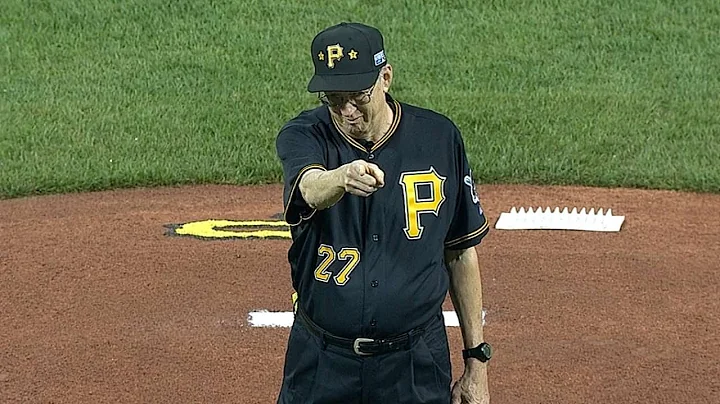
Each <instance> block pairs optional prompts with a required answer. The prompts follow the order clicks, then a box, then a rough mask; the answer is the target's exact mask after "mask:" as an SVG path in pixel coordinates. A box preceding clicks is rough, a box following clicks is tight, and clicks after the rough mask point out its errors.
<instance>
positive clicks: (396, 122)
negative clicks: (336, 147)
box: [331, 100, 402, 152]
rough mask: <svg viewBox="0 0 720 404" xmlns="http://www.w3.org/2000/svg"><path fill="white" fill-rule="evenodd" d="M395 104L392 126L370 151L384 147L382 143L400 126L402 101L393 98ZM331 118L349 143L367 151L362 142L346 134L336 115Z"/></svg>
mask: <svg viewBox="0 0 720 404" xmlns="http://www.w3.org/2000/svg"><path fill="white" fill-rule="evenodd" d="M393 105H395V111H394V112H395V114H394V115H393V121H392V123H391V124H390V128H389V129H388V130H387V132H385V134H384V135H383V136H382V137H381V138H380V139H379V140H378V141H377V143H375V144H374V145H373V147H372V148H371V149H370V151H376V150H377V149H379V148H380V147H382V145H384V144H385V143H387V141H388V140H389V139H390V136H392V135H393V134H394V133H395V130H397V128H398V126H399V125H400V117H401V115H402V109H401V107H400V103H399V102H397V101H395V100H393ZM331 119H332V123H333V125H334V126H335V129H336V130H337V131H338V133H340V135H341V136H342V137H343V138H345V140H347V141H348V143H350V145H352V146H353V147H355V148H357V149H360V150H362V151H364V152H367V149H366V148H365V147H364V146H363V145H361V144H360V142H358V141H357V140H355V139H353V137H352V136H349V135H346V134H345V132H343V131H342V130H341V129H340V125H339V124H338V122H337V121H336V120H335V117H334V116H332V115H331Z"/></svg>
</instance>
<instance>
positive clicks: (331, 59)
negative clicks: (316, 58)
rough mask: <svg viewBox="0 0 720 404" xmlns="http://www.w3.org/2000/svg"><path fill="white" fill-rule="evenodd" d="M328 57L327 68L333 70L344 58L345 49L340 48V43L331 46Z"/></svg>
mask: <svg viewBox="0 0 720 404" xmlns="http://www.w3.org/2000/svg"><path fill="white" fill-rule="evenodd" d="M327 55H328V58H327V59H328V61H327V66H328V67H329V68H331V69H332V68H333V67H335V61H336V60H340V58H342V57H343V47H342V46H340V44H339V43H338V44H335V45H329V46H328V47H327Z"/></svg>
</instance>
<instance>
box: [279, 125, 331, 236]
mask: <svg viewBox="0 0 720 404" xmlns="http://www.w3.org/2000/svg"><path fill="white" fill-rule="evenodd" d="M275 146H276V149H277V154H278V157H279V158H280V161H281V163H282V167H283V178H284V183H285V185H284V190H283V205H284V219H285V221H286V222H287V223H288V224H289V225H290V226H297V225H298V224H300V223H301V222H302V221H303V220H307V219H309V218H310V217H312V215H313V214H314V213H315V211H316V210H315V209H313V208H311V207H310V206H309V205H308V204H307V202H305V199H303V197H302V195H301V193H300V190H299V189H298V186H299V184H300V179H302V176H303V175H304V174H305V173H306V172H308V171H310V170H311V169H321V170H326V168H325V166H326V161H325V153H324V149H323V147H322V145H321V143H320V141H319V139H318V138H317V136H315V135H314V134H313V133H312V132H311V131H310V130H309V129H308V128H306V127H299V128H298V127H287V128H283V129H282V130H281V131H280V134H278V137H277V140H276V142H275Z"/></svg>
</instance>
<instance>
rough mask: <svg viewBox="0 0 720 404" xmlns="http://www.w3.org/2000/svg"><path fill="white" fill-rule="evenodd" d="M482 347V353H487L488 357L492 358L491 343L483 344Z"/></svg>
mask: <svg viewBox="0 0 720 404" xmlns="http://www.w3.org/2000/svg"><path fill="white" fill-rule="evenodd" d="M480 349H481V350H482V353H483V355H485V357H486V358H488V359H490V358H492V347H491V346H490V344H483V345H482V346H481V347H480Z"/></svg>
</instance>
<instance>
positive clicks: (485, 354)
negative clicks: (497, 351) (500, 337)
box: [462, 342, 492, 362]
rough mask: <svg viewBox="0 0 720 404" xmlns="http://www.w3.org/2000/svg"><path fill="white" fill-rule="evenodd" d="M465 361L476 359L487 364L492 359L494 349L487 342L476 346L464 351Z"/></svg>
mask: <svg viewBox="0 0 720 404" xmlns="http://www.w3.org/2000/svg"><path fill="white" fill-rule="evenodd" d="M462 353H463V359H467V358H476V359H478V360H480V362H487V361H489V360H490V358H492V347H491V346H490V344H488V343H487V342H483V343H482V344H480V345H478V346H476V347H475V348H470V349H463V351H462Z"/></svg>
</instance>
